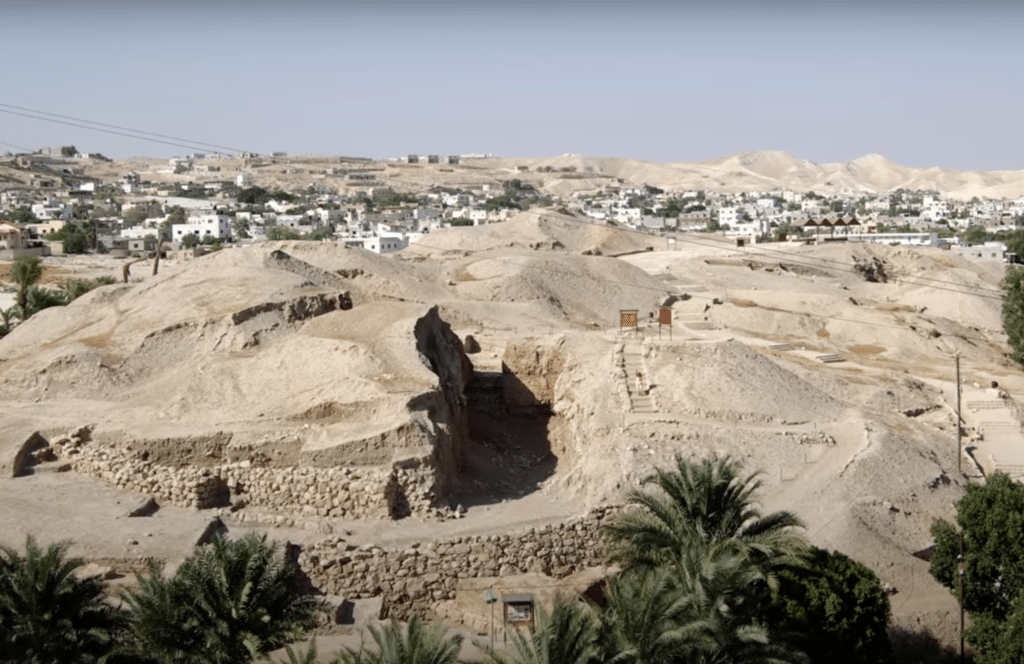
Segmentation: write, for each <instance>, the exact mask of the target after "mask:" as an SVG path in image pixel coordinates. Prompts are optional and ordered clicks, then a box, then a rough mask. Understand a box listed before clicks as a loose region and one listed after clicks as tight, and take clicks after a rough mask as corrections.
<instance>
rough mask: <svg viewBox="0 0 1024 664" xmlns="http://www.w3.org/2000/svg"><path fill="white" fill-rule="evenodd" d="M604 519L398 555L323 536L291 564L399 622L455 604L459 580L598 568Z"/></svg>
mask: <svg viewBox="0 0 1024 664" xmlns="http://www.w3.org/2000/svg"><path fill="white" fill-rule="evenodd" d="M610 515H611V511H610V510H605V509H599V510H595V511H592V512H591V513H589V514H588V515H586V516H584V517H579V518H575V519H571V520H569V521H565V522H563V523H560V524H555V525H548V526H543V527H539V528H530V529H528V530H526V531H523V532H521V533H518V534H512V535H490V536H475V537H457V538H453V539H445V540H439V541H432V542H423V543H418V544H414V545H412V546H410V547H408V548H403V549H397V548H390V549H389V548H383V547H379V546H375V545H364V546H360V547H355V546H352V545H349V544H348V543H347V542H346V541H345V540H344V539H343V538H340V537H330V538H327V539H324V540H321V541H320V542H317V543H316V544H314V545H312V546H310V547H307V548H305V549H304V550H302V551H301V552H300V553H299V556H298V563H299V567H300V569H301V570H302V572H303V573H304V574H305V576H306V577H307V578H308V579H309V581H310V583H311V585H312V586H313V587H314V588H315V589H317V590H319V591H321V592H323V593H325V594H329V595H339V596H342V597H345V598H347V599H359V598H365V597H374V596H377V595H383V596H384V601H385V602H386V603H387V605H388V607H389V610H390V613H391V615H394V616H397V617H399V618H406V617H409V616H411V615H414V614H418V615H424V614H426V613H429V612H431V611H432V610H433V607H434V605H435V604H436V603H437V602H442V601H445V600H450V599H454V598H455V589H456V585H457V582H458V580H459V579H465V578H478V577H503V576H514V575H517V574H522V573H526V572H535V573H541V574H547V575H549V576H553V577H557V578H561V577H565V576H568V575H569V574H572V573H573V572H575V571H578V570H581V569H584V568H587V567H596V566H599V565H602V564H603V563H604V553H605V544H604V540H603V537H602V535H601V525H602V524H603V523H604V521H605V519H606V518H607V517H608V516H610Z"/></svg>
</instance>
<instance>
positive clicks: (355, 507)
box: [52, 434, 433, 519]
mask: <svg viewBox="0 0 1024 664" xmlns="http://www.w3.org/2000/svg"><path fill="white" fill-rule="evenodd" d="M52 445H53V448H54V451H55V452H56V453H57V455H58V457H60V459H61V460H63V461H66V462H68V463H70V465H71V468H72V469H73V470H74V471H75V472H78V473H80V474H83V475H87V476H89V477H94V478H96V479H99V480H101V481H103V482H106V483H108V484H111V485H113V486H115V487H117V488H119V489H126V490H129V491H138V492H141V493H147V494H150V495H152V496H153V497H155V498H156V499H157V500H160V501H166V502H169V503H172V504H174V505H178V506H181V507H191V508H197V509H207V508H212V507H224V506H227V505H229V504H231V503H232V502H236V504H239V503H244V504H245V505H249V506H253V507H258V508H265V509H269V510H273V511H280V512H285V513H290V514H294V515H301V516H308V517H344V518H350V519H360V518H387V517H398V516H405V515H407V514H421V515H422V514H427V513H429V512H430V511H431V510H432V507H431V491H432V487H433V473H432V471H431V469H430V468H429V466H426V465H416V464H411V463H409V462H408V460H407V461H406V462H404V463H403V467H393V468H294V467H293V468H265V467H259V466H253V465H252V464H251V463H250V462H249V461H240V462H235V463H225V464H221V465H214V466H207V467H201V468H197V467H193V466H185V467H181V468H175V467H171V466H164V465H159V464H156V463H153V462H152V461H149V460H148V459H145V458H143V457H142V455H140V454H139V453H138V452H134V451H130V450H126V449H121V448H118V447H111V446H103V445H99V444H98V443H97V442H96V441H91V442H87V441H86V440H83V439H82V437H80V436H77V435H74V434H72V435H69V436H62V437H60V438H57V439H55V440H54V441H53V443H52Z"/></svg>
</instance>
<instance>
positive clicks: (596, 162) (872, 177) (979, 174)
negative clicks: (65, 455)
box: [480, 151, 1024, 199]
mask: <svg viewBox="0 0 1024 664" xmlns="http://www.w3.org/2000/svg"><path fill="white" fill-rule="evenodd" d="M480 165H481V166H486V167H489V168H494V169H506V170H509V171H511V170H513V169H515V168H516V166H528V167H529V168H530V170H531V171H535V170H538V169H541V168H550V169H555V170H567V171H571V172H567V173H564V174H563V175H562V176H561V178H559V177H558V176H555V175H552V177H551V179H546V180H545V188H546V189H549V188H550V191H551V192H552V193H562V194H564V193H565V192H568V191H572V190H574V189H575V190H584V189H586V188H588V187H590V188H593V187H595V186H596V185H598V184H600V178H616V179H621V180H622V181H624V182H627V183H630V184H633V185H640V184H651V185H654V186H658V187H662V188H666V189H671V190H687V189H692V190H699V189H705V190H708V189H709V190H715V191H724V192H742V191H770V190H773V189H789V190H793V191H799V192H806V191H815V192H817V193H819V194H825V193H828V194H838V193H867V192H877V193H885V192H888V191H892V190H894V189H901V188H902V189H909V190H933V191H938V192H941V193H942V194H944V195H946V196H949V197H951V198H960V199H969V198H971V197H973V196H978V197H982V198H984V197H989V198H1004V197H1016V196H1020V195H1022V194H1024V171H959V170H955V169H950V168H939V167H931V168H909V167H904V166H899V165H897V164H894V163H892V162H891V161H889V160H888V159H886V158H885V157H882V156H881V155H874V154H873V155H865V156H863V157H860V158H858V159H855V160H853V161H851V162H848V163H832V164H817V163H815V162H812V161H809V160H807V159H799V158H797V157H794V156H793V155H790V154H788V153H786V152H779V151H759V152H745V153H741V154H737V155H732V156H728V157H722V158H719V159H714V160H711V161H706V162H697V163H671V164H660V163H652V162H644V161H637V160H632V159H622V158H612V157H582V156H565V157H555V158H547V159H528V158H524V159H487V160H481V164H480Z"/></svg>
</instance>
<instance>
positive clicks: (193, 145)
mask: <svg viewBox="0 0 1024 664" xmlns="http://www.w3.org/2000/svg"><path fill="white" fill-rule="evenodd" d="M2 106H3V105H0V113H7V114H8V115H17V116H21V117H24V118H30V119H33V120H42V121H43V122H52V123H55V124H61V125H66V126H69V127H78V128H80V129H88V130H90V131H98V132H101V133H104V134H113V135H115V136H124V137H126V138H134V139H136V140H139V141H147V142H150V143H162V144H164V145H171V146H174V147H178V148H185V149H187V150H206V149H207V148H204V147H202V146H203V145H204V144H198V143H180V142H172V141H166V140H163V139H159V138H147V137H146V136H139V135H136V134H127V133H124V132H121V131H114V130H113V129H104V128H102V127H98V126H97V127H90V126H88V125H85V124H81V123H77V122H69V121H66V120H57V119H54V118H47V117H42V116H38V115H32V114H29V113H21V112H19V111H12V110H10V109H8V108H3V107H2ZM85 122H88V121H87V120H86V121H85ZM129 131H134V130H129ZM233 151H234V152H243V150H233ZM214 152H216V153H217V154H227V153H224V152H219V151H217V150H214Z"/></svg>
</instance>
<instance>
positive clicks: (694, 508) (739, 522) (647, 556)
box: [606, 456, 807, 584]
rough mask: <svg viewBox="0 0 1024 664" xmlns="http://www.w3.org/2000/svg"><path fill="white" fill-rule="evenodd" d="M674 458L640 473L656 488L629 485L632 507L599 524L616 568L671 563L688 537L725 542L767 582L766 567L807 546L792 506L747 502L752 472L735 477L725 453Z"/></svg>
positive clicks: (754, 481) (789, 561)
mask: <svg viewBox="0 0 1024 664" xmlns="http://www.w3.org/2000/svg"><path fill="white" fill-rule="evenodd" d="M675 465H676V467H675V469H673V470H662V469H659V470H657V471H656V472H655V473H654V474H653V475H651V476H650V477H648V478H646V479H645V480H644V482H643V483H644V484H645V485H647V484H654V485H655V486H657V487H658V488H659V489H660V491H659V492H649V491H639V490H634V491H633V492H632V493H630V495H629V499H628V500H629V502H630V503H631V504H632V505H634V506H636V507H637V508H638V509H635V510H630V511H626V512H624V513H622V514H621V515H620V516H619V517H618V518H616V519H615V520H614V521H612V522H611V523H610V524H609V525H608V526H607V527H606V532H607V533H608V534H609V535H610V536H611V539H612V556H613V558H614V559H617V560H619V561H621V562H622V564H623V566H624V567H647V568H650V567H658V566H660V565H665V564H669V565H673V564H676V563H677V562H678V561H679V560H680V558H681V557H684V556H686V555H687V552H688V551H690V549H691V548H692V547H693V546H694V545H695V544H696V543H700V544H702V545H705V546H718V545H727V546H729V547H732V548H733V549H735V550H736V551H737V552H738V553H741V554H742V555H744V556H746V557H748V558H749V559H750V560H751V561H752V562H754V563H755V564H757V565H758V566H760V567H761V568H762V570H764V571H765V572H766V573H767V575H768V580H769V581H770V582H771V583H773V584H774V575H773V572H774V571H776V570H777V569H780V568H784V567H787V566H792V565H799V564H800V561H801V556H802V554H803V552H804V551H805V550H806V548H807V545H806V543H805V541H804V540H803V538H802V537H801V536H800V535H799V534H797V533H795V532H794V530H795V529H796V528H798V527H802V523H801V522H800V520H799V519H798V518H797V517H796V515H795V514H793V513H792V512H786V511H782V512H773V513H771V514H767V515H762V514H761V512H760V510H758V509H757V507H756V506H755V505H754V502H753V501H754V496H755V494H756V492H757V491H758V489H760V487H761V481H760V480H759V479H758V478H757V475H756V474H753V475H747V476H741V475H740V474H739V464H738V463H737V462H736V461H733V460H732V459H730V458H728V457H726V458H718V457H713V458H710V459H704V460H703V461H700V462H697V463H693V462H690V461H688V460H686V459H684V458H683V457H681V456H676V458H675Z"/></svg>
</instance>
